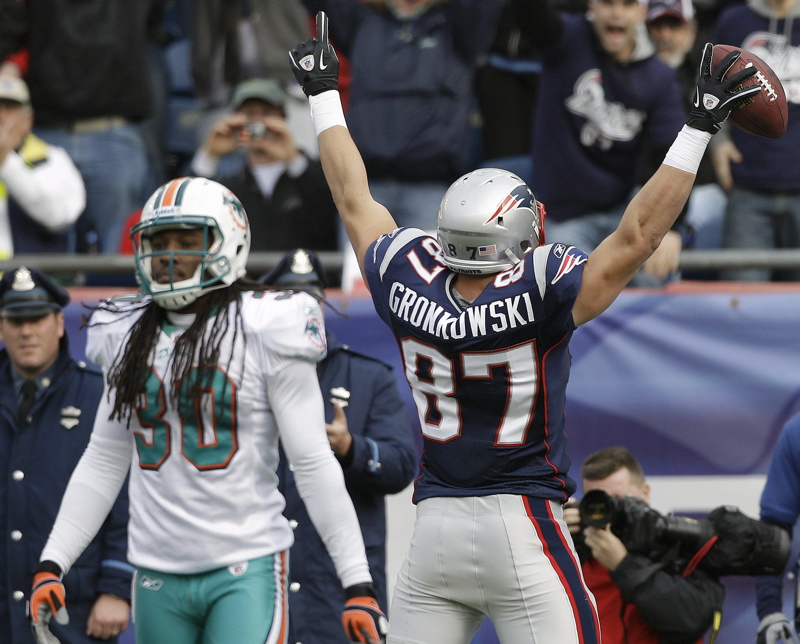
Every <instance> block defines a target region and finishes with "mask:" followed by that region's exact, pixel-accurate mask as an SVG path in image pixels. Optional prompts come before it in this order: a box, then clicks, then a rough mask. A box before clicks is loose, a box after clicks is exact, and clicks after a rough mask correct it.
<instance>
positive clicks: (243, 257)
mask: <svg viewBox="0 0 800 644" xmlns="http://www.w3.org/2000/svg"><path fill="white" fill-rule="evenodd" d="M168 229H200V230H203V232H204V242H205V243H204V248H206V249H207V250H205V251H163V250H159V251H157V252H154V251H153V247H152V243H151V240H152V236H153V234H154V233H156V232H159V231H162V230H168ZM130 234H131V239H132V240H133V247H134V254H135V258H136V278H137V280H138V281H139V283H140V284H141V286H142V289H143V290H144V292H145V293H147V294H149V295H152V297H153V300H154V301H155V302H156V304H158V305H159V306H161V307H163V308H165V309H169V310H175V309H181V308H183V307H184V306H188V305H189V304H191V303H192V302H194V301H195V300H196V299H197V298H198V297H200V296H201V295H203V294H205V293H207V292H209V291H212V290H214V289H218V288H224V287H225V286H229V285H230V284H233V282H235V281H236V280H237V279H239V278H240V277H242V276H244V274H245V272H246V267H245V265H246V264H247V257H248V255H249V253H250V224H249V222H248V221H247V214H246V213H245V211H244V207H243V206H242V204H241V202H240V201H239V199H237V197H236V195H234V194H233V193H232V192H231V191H230V190H228V189H227V188H226V187H225V186H222V185H220V184H218V183H217V182H215V181H211V180H209V179H202V178H198V177H183V178H180V179H173V180H172V181H170V182H169V183H166V184H164V185H163V186H161V187H160V188H158V190H156V191H155V192H154V193H153V194H152V195H151V197H150V198H149V199H148V200H147V203H146V204H145V206H144V208H143V209H142V216H141V219H140V220H139V223H138V224H136V225H135V226H134V227H133V228H132V229H131V233H130ZM176 254H189V255H197V256H199V257H200V258H201V260H200V264H199V265H198V267H197V270H196V271H195V273H194V275H192V277H190V278H189V279H184V280H180V281H175V280H174V279H173V273H172V271H173V262H174V259H175V255H176ZM165 256H166V257H167V258H168V259H169V274H170V279H169V281H168V282H166V283H159V282H156V280H155V279H154V277H153V275H154V273H153V258H154V257H159V258H163V257H165Z"/></svg>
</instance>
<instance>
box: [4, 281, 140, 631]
mask: <svg viewBox="0 0 800 644" xmlns="http://www.w3.org/2000/svg"><path fill="white" fill-rule="evenodd" d="M68 302H69V294H68V293H67V292H66V291H65V290H64V289H62V288H60V287H58V286H56V285H55V284H54V283H53V282H52V281H50V279H48V277H47V276H46V275H44V274H43V273H41V272H40V271H38V270H36V269H28V268H26V267H24V266H21V267H20V268H18V269H17V270H14V271H10V272H7V273H6V274H5V275H4V276H3V278H2V280H0V341H2V342H3V343H4V344H5V348H4V349H3V350H2V351H0V642H3V643H4V644H31V643H32V642H35V641H46V640H45V639H44V638H45V637H46V636H47V634H42V633H41V632H40V633H37V634H34V632H33V631H32V629H31V623H30V621H29V619H28V617H27V616H26V603H27V600H28V595H29V591H30V580H31V575H32V573H33V571H34V568H35V567H36V564H37V562H38V561H39V555H40V554H41V552H42V548H43V547H44V544H45V542H46V541H47V536H48V534H49V533H50V529H51V528H52V525H53V521H54V520H55V517H56V514H57V513H58V508H59V505H60V504H61V497H62V495H63V493H64V489H65V488H66V486H67V481H68V480H69V477H70V475H71V474H72V470H73V469H74V468H75V465H76V464H77V463H78V460H79V459H80V457H81V454H82V453H83V450H84V448H85V447H86V445H87V443H88V442H89V436H90V434H91V431H92V425H93V423H94V416H95V412H96V410H97V405H98V403H99V401H100V397H101V396H102V394H103V378H102V375H101V374H100V372H99V371H98V370H97V369H95V368H92V367H89V366H87V365H86V363H83V362H76V361H75V360H73V359H72V358H71V357H70V354H69V345H68V340H67V334H66V331H65V329H64V314H63V312H62V309H63V308H64V307H65V306H66V305H67V303H68ZM34 508H35V510H34ZM127 523H128V499H127V493H126V492H125V488H123V492H122V493H121V494H120V496H119V498H118V499H117V501H116V504H115V506H114V509H113V510H112V512H111V514H109V516H108V518H107V520H106V522H105V525H104V527H103V529H102V530H101V532H100V533H99V534H98V536H97V537H96V538H95V540H94V541H93V542H92V544H91V545H90V546H89V548H87V550H86V551H85V552H84V553H83V555H82V556H81V557H80V558H79V559H78V561H77V562H76V563H75V565H74V566H73V567H72V569H71V570H70V571H69V573H68V574H67V575H66V576H65V577H64V584H65V586H66V588H67V593H68V594H69V597H70V600H71V601H70V605H69V624H67V625H60V624H56V623H55V621H53V622H52V623H51V624H50V629H51V631H52V633H53V634H54V635H55V636H56V637H57V638H58V639H59V640H60V641H61V642H62V644H77V643H82V644H83V643H88V642H99V641H106V642H108V641H111V642H115V641H116V639H117V635H118V634H119V633H121V632H122V631H124V630H125V629H126V628H127V625H128V618H129V614H130V605H129V601H130V584H131V576H132V572H133V568H132V567H131V566H129V565H128V562H127V559H126V552H127V548H128V537H127Z"/></svg>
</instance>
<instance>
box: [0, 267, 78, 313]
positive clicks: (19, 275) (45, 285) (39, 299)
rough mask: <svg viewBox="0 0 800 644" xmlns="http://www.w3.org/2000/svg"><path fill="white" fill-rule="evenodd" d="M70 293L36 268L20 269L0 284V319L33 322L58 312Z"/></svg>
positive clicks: (9, 273)
mask: <svg viewBox="0 0 800 644" xmlns="http://www.w3.org/2000/svg"><path fill="white" fill-rule="evenodd" d="M67 304H69V293H67V292H66V291H65V290H64V289H63V288H61V287H60V286H56V285H55V284H54V283H53V282H52V281H50V278H48V277H47V275H45V274H44V273H42V272H41V271H39V270H37V269H35V268H26V267H25V266H20V267H19V268H18V269H17V270H15V271H8V272H7V273H6V274H5V275H3V279H2V280H0V318H36V317H41V316H43V315H47V314H48V313H52V312H55V311H60V310H61V309H62V308H63V307H65V306H66V305H67Z"/></svg>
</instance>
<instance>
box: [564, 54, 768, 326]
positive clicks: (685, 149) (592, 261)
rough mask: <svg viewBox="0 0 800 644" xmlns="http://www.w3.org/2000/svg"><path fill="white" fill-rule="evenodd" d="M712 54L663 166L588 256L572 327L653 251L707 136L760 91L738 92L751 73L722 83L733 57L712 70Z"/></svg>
mask: <svg viewBox="0 0 800 644" xmlns="http://www.w3.org/2000/svg"><path fill="white" fill-rule="evenodd" d="M712 51H713V45H712V44H711V43H708V44H706V46H705V49H704V50H703V58H702V61H701V63H700V75H699V78H698V83H697V90H696V95H695V101H694V108H693V109H692V111H691V113H690V114H689V119H688V121H687V123H686V125H684V127H683V129H682V130H681V131H680V132H679V133H678V136H677V137H676V139H675V142H674V143H673V144H672V147H671V148H670V150H669V152H668V153H667V156H666V157H665V159H664V163H662V164H661V167H659V169H658V170H657V171H656V173H655V174H654V175H653V176H652V177H651V178H650V180H649V181H648V182H647V183H646V184H645V185H644V186H643V187H642V189H641V190H640V191H639V192H638V194H637V195H636V196H635V197H634V198H633V199H632V200H631V202H630V204H629V205H628V208H627V209H626V210H625V214H624V215H623V216H622V220H621V221H620V223H619V227H618V228H617V230H615V231H614V232H613V233H611V235H609V236H608V237H606V239H605V240H603V242H602V243H601V244H600V245H599V246H598V247H597V248H596V249H595V250H594V251H592V253H591V254H590V255H589V260H588V261H587V263H586V268H585V269H584V272H583V281H582V283H581V290H580V293H579V294H578V297H577V299H576V300H575V305H574V307H573V309H572V316H573V319H574V320H575V324H576V325H581V324H583V323H584V322H588V321H589V320H591V319H593V318H595V317H597V316H598V315H600V313H602V312H603V311H605V310H606V309H607V308H608V307H609V306H610V305H611V303H612V302H613V301H614V300H615V299H616V298H617V296H618V295H619V294H620V292H621V291H622V289H623V288H625V286H626V285H627V284H628V282H629V281H630V279H631V278H632V277H633V276H634V275H635V274H636V272H637V271H638V270H639V268H640V267H641V266H642V264H644V262H645V260H647V258H648V257H650V256H651V255H652V254H653V252H654V251H655V250H656V249H657V248H658V246H659V244H661V240H662V239H664V235H666V234H667V231H669V230H670V227H671V226H672V224H673V222H674V221H675V219H676V218H677V217H678V215H679V214H680V212H681V209H682V208H683V205H684V204H685V203H686V200H687V199H688V197H689V192H690V191H691V189H692V186H693V184H694V179H695V175H696V174H697V168H698V166H699V164H700V159H701V158H702V156H703V153H704V152H705V149H706V146H707V145H708V142H709V141H710V140H711V136H712V135H713V134H715V133H716V132H718V131H719V128H720V125H721V124H722V123H723V122H724V121H725V119H727V118H728V115H729V114H730V111H731V109H732V108H733V107H734V106H736V105H737V104H738V103H740V102H741V101H743V100H746V99H747V98H748V97H750V96H751V95H753V94H757V93H758V92H759V91H761V88H760V87H759V86H758V85H751V86H749V87H745V88H740V87H739V85H740V84H741V83H742V81H744V80H745V79H746V78H749V77H750V76H752V75H753V74H755V70H754V68H748V69H745V70H742V71H740V72H738V73H737V74H733V75H732V76H731V77H730V78H727V79H726V78H725V74H726V73H727V72H728V70H729V69H730V67H731V66H732V65H733V63H734V62H735V61H736V59H737V58H738V57H739V53H738V52H731V53H730V54H728V55H727V56H726V57H725V58H724V59H723V60H722V61H720V63H719V64H718V65H717V66H716V67H715V68H714V69H713V71H712V69H711V59H712Z"/></svg>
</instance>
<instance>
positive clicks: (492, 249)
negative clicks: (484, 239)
mask: <svg viewBox="0 0 800 644" xmlns="http://www.w3.org/2000/svg"><path fill="white" fill-rule="evenodd" d="M478 255H497V244H492V245H491V246H478Z"/></svg>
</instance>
